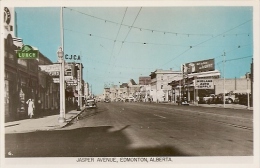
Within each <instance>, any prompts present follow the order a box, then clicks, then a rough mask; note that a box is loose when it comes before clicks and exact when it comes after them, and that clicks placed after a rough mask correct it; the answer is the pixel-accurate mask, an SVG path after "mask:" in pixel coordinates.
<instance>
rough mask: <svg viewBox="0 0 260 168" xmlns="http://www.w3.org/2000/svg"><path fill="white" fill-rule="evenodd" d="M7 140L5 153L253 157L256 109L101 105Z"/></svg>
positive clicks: (56, 155)
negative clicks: (52, 126) (70, 119)
mask: <svg viewBox="0 0 260 168" xmlns="http://www.w3.org/2000/svg"><path fill="white" fill-rule="evenodd" d="M5 143H6V157H97V156H100V157H101V156H103V157H124V156H252V155H253V111H248V110H243V109H223V108H207V107H199V106H176V105H171V104H154V103H151V104H150V103H129V102H128V103H127V102H118V103H98V108H97V109H91V110H90V109H88V110H86V111H85V112H83V113H82V114H81V115H80V116H79V117H78V118H77V120H76V119H75V120H74V121H73V122H72V123H71V124H70V125H69V126H67V127H65V128H62V129H59V130H52V131H37V132H31V133H19V134H18V133H17V134H6V138H5ZM8 152H11V153H12V156H9V155H8V154H7V153H8Z"/></svg>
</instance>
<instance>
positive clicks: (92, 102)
mask: <svg viewBox="0 0 260 168" xmlns="http://www.w3.org/2000/svg"><path fill="white" fill-rule="evenodd" d="M96 107H97V104H96V101H95V100H94V99H88V100H86V108H96Z"/></svg>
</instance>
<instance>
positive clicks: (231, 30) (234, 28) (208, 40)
mask: <svg viewBox="0 0 260 168" xmlns="http://www.w3.org/2000/svg"><path fill="white" fill-rule="evenodd" d="M250 21H252V19H250V20H247V21H245V22H243V23H241V24H239V25H237V26H235V27H233V28H231V29H228V30H227V31H225V32H223V33H220V34H218V35H216V36H214V37H211V38H209V39H207V40H205V41H202V42H200V43H198V44H196V45H192V46H190V47H189V48H188V49H186V50H185V51H184V52H182V53H180V54H179V55H177V56H176V57H174V58H173V59H171V60H169V61H167V62H166V63H165V64H163V65H166V64H168V63H170V62H171V61H173V60H175V59H176V58H178V57H180V56H181V55H183V54H184V53H186V52H188V51H189V50H190V49H192V48H194V47H197V46H199V45H201V44H203V43H206V42H208V41H210V40H212V39H214V38H216V37H219V36H221V35H223V34H225V33H226V32H229V31H232V30H234V29H236V28H238V27H240V26H242V25H244V24H246V23H248V22H250ZM163 65H162V66H163Z"/></svg>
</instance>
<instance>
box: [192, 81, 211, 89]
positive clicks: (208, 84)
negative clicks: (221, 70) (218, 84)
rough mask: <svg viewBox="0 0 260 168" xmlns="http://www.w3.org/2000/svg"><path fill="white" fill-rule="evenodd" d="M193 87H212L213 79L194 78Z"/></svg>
mask: <svg viewBox="0 0 260 168" xmlns="http://www.w3.org/2000/svg"><path fill="white" fill-rule="evenodd" d="M195 81H196V82H195V89H214V82H213V79H196V80H195Z"/></svg>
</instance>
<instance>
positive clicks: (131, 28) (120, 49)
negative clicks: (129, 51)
mask: <svg viewBox="0 0 260 168" xmlns="http://www.w3.org/2000/svg"><path fill="white" fill-rule="evenodd" d="M141 10H142V7H141V8H140V10H139V12H138V14H137V15H136V17H135V20H134V22H133V23H132V25H131V28H130V29H129V30H128V33H127V35H126V36H125V39H124V40H123V42H122V45H121V48H120V50H119V53H118V55H119V54H120V52H121V49H122V47H123V44H124V42H125V40H126V39H127V37H128V35H129V33H130V31H131V30H132V27H133V25H134V24H135V21H136V19H137V17H138V16H139V14H140V12H141Z"/></svg>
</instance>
